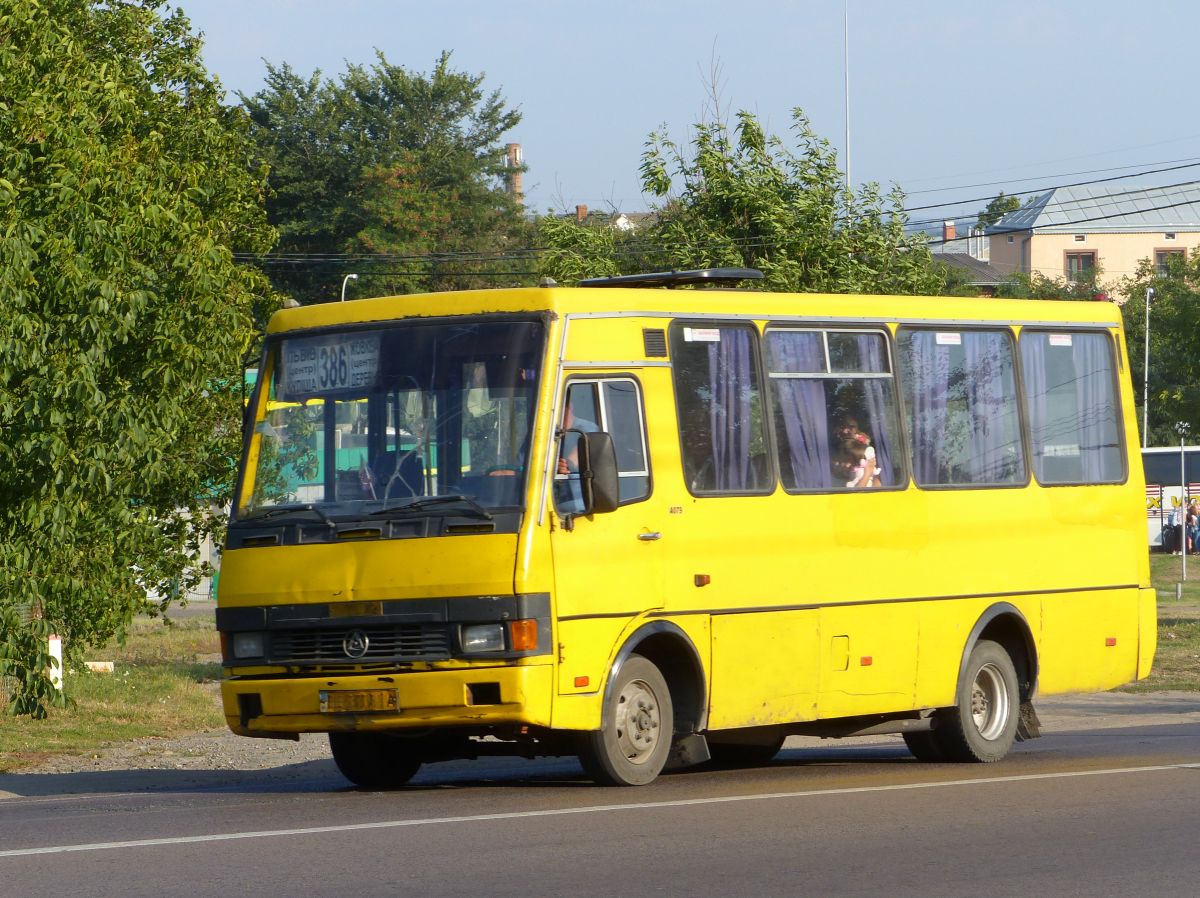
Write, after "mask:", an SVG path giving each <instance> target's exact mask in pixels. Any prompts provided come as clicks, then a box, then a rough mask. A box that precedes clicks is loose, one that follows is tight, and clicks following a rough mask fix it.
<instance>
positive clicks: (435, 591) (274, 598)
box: [220, 534, 548, 608]
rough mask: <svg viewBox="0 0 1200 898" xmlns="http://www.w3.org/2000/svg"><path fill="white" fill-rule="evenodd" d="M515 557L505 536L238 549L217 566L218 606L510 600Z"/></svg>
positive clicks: (514, 541) (512, 541) (512, 538)
mask: <svg viewBox="0 0 1200 898" xmlns="http://www.w3.org/2000/svg"><path fill="white" fill-rule="evenodd" d="M516 555H517V537H516V536H515V535H513V534H482V535H471V536H453V537H447V538H441V539H437V538H431V539H398V540H371V541H367V540H350V541H348V542H344V543H316V544H306V545H293V546H268V547H265V548H256V549H238V550H236V551H234V552H226V553H225V556H224V557H223V558H222V560H221V592H220V602H221V606H222V607H224V608H237V607H245V606H252V605H270V604H280V605H304V604H310V603H316V602H369V601H381V600H389V599H407V598H446V597H451V596H472V595H512V594H513V565H514V563H515V560H516ZM543 591H548V590H543Z"/></svg>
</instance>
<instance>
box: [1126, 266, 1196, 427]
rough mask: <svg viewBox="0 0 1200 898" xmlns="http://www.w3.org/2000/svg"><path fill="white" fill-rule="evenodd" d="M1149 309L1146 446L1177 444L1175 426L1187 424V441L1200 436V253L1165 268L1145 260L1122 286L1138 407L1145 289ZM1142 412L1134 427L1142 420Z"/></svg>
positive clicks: (1127, 337) (1131, 375)
mask: <svg viewBox="0 0 1200 898" xmlns="http://www.w3.org/2000/svg"><path fill="white" fill-rule="evenodd" d="M1148 288H1152V289H1153V290H1154V297H1153V300H1152V302H1151V304H1150V380H1149V392H1150V415H1149V419H1150V427H1149V430H1150V445H1151V446H1170V445H1177V444H1178V442H1179V435H1178V433H1177V432H1176V429H1175V426H1176V424H1177V423H1178V422H1180V421H1184V422H1186V423H1187V424H1188V425H1189V426H1190V428H1191V430H1190V434H1191V435H1190V437H1189V442H1192V441H1195V440H1196V439H1197V437H1200V352H1198V351H1197V348H1196V335H1197V334H1200V248H1196V249H1194V250H1193V251H1192V252H1191V253H1189V254H1188V256H1187V258H1186V259H1185V258H1183V256H1182V254H1181V255H1179V256H1170V257H1169V258H1168V259H1167V263H1166V266H1165V268H1164V269H1160V268H1159V267H1158V266H1157V265H1155V263H1154V262H1153V261H1152V260H1150V259H1143V260H1142V261H1141V262H1140V263H1139V264H1138V269H1137V272H1136V273H1135V274H1134V275H1133V276H1132V277H1131V278H1128V279H1126V280H1125V281H1123V282H1122V284H1121V288H1120V292H1121V294H1122V295H1123V296H1128V297H1129V300H1128V301H1127V302H1126V303H1125V304H1124V305H1123V306H1122V307H1121V311H1122V315H1123V316H1124V319H1125V335H1126V340H1127V342H1128V346H1129V374H1130V377H1131V378H1132V380H1133V383H1134V387H1135V389H1134V392H1135V394H1136V395H1137V401H1138V402H1139V404H1140V403H1141V400H1142V386H1143V383H1144V382H1143V377H1144V372H1145V370H1146V366H1145V340H1146V290H1147V289H1148ZM1141 411H1142V410H1141V408H1139V409H1138V412H1139V414H1138V422H1139V424H1140V423H1141V421H1142V415H1141Z"/></svg>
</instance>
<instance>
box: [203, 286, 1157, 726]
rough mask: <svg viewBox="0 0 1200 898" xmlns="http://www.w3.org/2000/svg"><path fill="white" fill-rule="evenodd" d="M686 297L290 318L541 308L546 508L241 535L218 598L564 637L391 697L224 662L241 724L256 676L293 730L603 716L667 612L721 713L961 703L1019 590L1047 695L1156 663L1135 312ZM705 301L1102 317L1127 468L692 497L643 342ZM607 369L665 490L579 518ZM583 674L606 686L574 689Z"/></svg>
mask: <svg viewBox="0 0 1200 898" xmlns="http://www.w3.org/2000/svg"><path fill="white" fill-rule="evenodd" d="M680 295H681V294H679V293H675V292H671V291H649V290H631V289H619V290H578V289H564V288H528V289H519V290H495V291H474V292H462V293H452V294H434V295H431V296H417V297H391V298H385V299H377V300H360V301H357V302H353V303H344V304H329V305H325V306H312V307H305V308H301V309H293V310H285V311H282V312H280V313H278V314H277V315H276V316H275V317H274V318H273V319H272V322H271V325H270V330H271V332H273V333H280V332H284V331H288V330H292V329H303V328H310V327H329V326H335V325H341V324H350V323H355V322H360V323H361V322H372V321H378V322H383V321H390V320H393V319H398V318H405V317H430V316H449V315H460V314H461V315H466V314H478V313H483V312H488V313H503V312H511V313H522V312H525V313H528V312H540V313H544V314H545V315H546V316H547V321H548V349H547V356H546V365H545V368H544V375H543V378H542V381H541V391H540V396H539V409H538V416H537V418H536V421H535V431H534V440H533V448H532V452H531V460H530V461H531V464H530V469H531V470H530V476H529V479H528V492H527V496H526V499H527V503H528V504H527V508H528V509H529V511H528V512H527V514H526V515H525V518H524V521H523V524H522V527H521V532H520V534H519V535H517V536H515V537H514V536H493V535H481V536H469V537H468V536H455V537H453V538H444V539H422V540H386V541H356V542H349V543H344V544H320V545H305V546H279V547H271V548H266V549H241V550H237V551H236V552H230V553H227V556H226V558H225V559H224V563H223V570H222V579H221V603H222V605H223V606H225V607H233V606H249V605H256V604H265V603H303V602H342V601H347V602H349V601H358V602H364V601H378V600H389V599H403V598H406V597H413V598H416V597H436V596H452V595H470V594H494V593H501V592H511V591H516V592H550V593H551V594H552V609H553V613H554V622H553V628H554V634H553V636H554V641H555V653H554V655H553V656H548V657H545V658H542V659H540V660H539V661H537V663H535V664H534V663H530V662H528V661H526V662H517V663H514V664H513V665H512V666H501V667H493V668H481V667H479V666H478V665H477V664H476V665H473V664H469V663H465V662H461V661H458V662H447V663H445V664H432V665H423V666H421V668H422V669H420V670H415V671H405V672H399V673H397V674H395V676H394V679H395V681H396V684H395V688H397V689H399V690H400V692H399V701H400V711H399V712H398V713H396V714H360V715H340V716H339V715H330V714H324V715H322V714H321V713H320V712H319V710H318V709H317V704H318V699H317V697H316V696H317V691H318V689H317V684H316V682H315V680H314V679H310V678H306V677H299V676H296V677H286V676H285V677H279V678H275V677H272V678H262V679H256V678H245V679H237V680H230V681H227V682H226V685H225V702H226V705H225V707H226V714H227V716H228V717H229V719H230V723H231V726H234V728H235V729H238V728H240V723H239V719H238V706H237V698H236V696H237V694H239V693H242V692H247V693H249V692H253V693H257V694H259V695H260V696H261V698H262V701H263V706H264V716H263V717H262V718H259V719H258V720H256V721H255V723H254V724H253V725H254V726H255V727H264V728H268V729H269V730H270V731H271V732H280V733H282V732H299V731H302V730H308V729H316V730H321V729H330V728H334V727H337V728H354V727H359V728H364V729H382V728H387V727H415V726H439V725H462V724H465V723H468V722H469V723H478V724H490V723H521V724H530V725H546V726H553V727H555V728H560V729H572V730H579V729H594V728H597V727H598V726H599V725H600V713H601V700H602V696H603V692H604V688H605V684H606V682H607V679H608V676H609V671H610V670H611V667H612V664H613V662H614V659H615V658H616V657H617V655H618V653H619V652H620V651H621V649H622V646H623V645H624V644H625V642H626V641H627V640H628V639H630V637H631V634H633V633H635V632H636V631H637V630H638V628H639V627H644V626H649V625H656V624H657V625H663V624H669V625H671V626H673V627H675V628H678V630H679V631H681V632H683V633H684V634H685V638H686V639H687V641H689V642H690V643H691V645H692V646H693V647H694V651H695V653H696V655H697V656H698V657H699V659H700V664H701V667H702V671H703V676H704V686H705V699H706V704H707V707H706V709H705V711H706V713H707V714H708V718H709V726H710V727H711V728H714V729H716V728H736V727H744V726H750V725H755V724H762V723H787V722H797V721H804V720H811V719H813V718H815V717H839V716H847V715H857V714H869V713H883V712H889V711H903V710H911V709H914V708H922V707H943V706H946V705H949V704H951V703H953V701H954V700H955V689H956V685H957V677H958V671H959V668H960V665H961V662H962V659H963V656H964V653H965V652H966V651H967V650H968V649H969V645H968V641H969V639H970V638H971V634H972V632H973V631H974V630H975V629H976V623H977V622H978V621H979V620H980V618H981V617H982V616H984V615H985V614H987V613H989V609H991V608H993V607H994V606H997V605H1001V604H1003V605H1006V606H1012V607H1014V608H1015V609H1016V610H1017V612H1018V613H1019V615H1020V616H1021V617H1022V618H1023V619H1024V621H1025V622H1026V623H1027V624H1028V626H1029V628H1030V634H1031V639H1032V642H1033V645H1034V648H1035V650H1036V653H1037V662H1038V666H1039V668H1040V681H1039V684H1038V685H1039V689H1040V691H1041V692H1042V693H1050V692H1058V691H1066V690H1076V689H1102V688H1108V687H1112V686H1115V685H1119V684H1120V683H1122V682H1125V681H1127V680H1130V679H1133V678H1135V677H1139V678H1140V677H1144V676H1146V675H1147V674H1148V672H1149V669H1150V664H1151V662H1152V659H1153V653H1154V647H1155V646H1154V638H1155V635H1154V634H1155V599H1154V594H1153V590H1152V589H1150V588H1149V563H1148V558H1147V552H1146V546H1145V541H1144V536H1145V532H1144V492H1143V482H1142V475H1141V466H1140V461H1139V458H1138V455H1137V452H1136V442H1137V440H1136V435H1137V432H1138V431H1137V422H1136V420H1135V417H1134V401H1133V395H1132V390H1131V387H1130V384H1129V381H1128V364H1127V361H1126V358H1125V347H1124V340H1123V339H1121V334H1120V319H1119V315H1118V313H1117V311H1116V310H1115V309H1114V308H1113V307H1112V306H1111V305H1110V304H1108V303H1041V302H1028V301H1007V300H982V301H980V300H966V299H953V298H923V297H865V296H819V295H814V296H785V295H772V294H762V293H730V292H725V291H688V293H687V302H686V308H687V316H681V315H679V313H678V310H679V309H680V308H681V305H680V303H679V302H678V298H679V296H680ZM631 310H636V312H635V311H631ZM691 316H711V317H719V318H726V319H728V318H734V317H741V318H743V319H744V320H752V321H754V322H755V325H756V326H757V327H758V328H760V329H761V328H762V327H764V326H765V324H766V323H767V322H768V321H770V320H779V319H782V318H787V319H789V320H802V321H812V322H819V323H828V322H829V320H831V319H836V320H839V321H844V322H848V323H853V322H868V323H874V324H877V325H878V324H883V325H886V326H887V327H888V328H889V330H891V331H893V332H894V330H895V328H896V324H897V322H898V321H899V320H900V319H903V320H905V321H909V322H913V321H947V322H953V323H961V322H991V323H992V324H993V325H995V326H1013V327H1014V329H1019V325H1020V323H1022V322H1024V323H1028V324H1034V325H1037V324H1049V323H1069V322H1077V323H1090V324H1093V325H1094V324H1101V325H1104V326H1105V327H1107V328H1109V329H1110V331H1111V332H1112V333H1114V334H1115V335H1116V336H1117V338H1118V347H1119V358H1120V361H1121V369H1120V370H1121V375H1122V377H1121V402H1122V409H1123V411H1122V414H1123V428H1124V434H1125V446H1126V454H1127V458H1128V462H1127V463H1128V465H1129V478H1128V480H1127V481H1126V482H1125V483H1122V484H1113V485H1102V486H1086V487H1055V488H1044V487H1041V486H1039V485H1037V484H1036V483H1031V484H1029V485H1028V486H1025V487H1019V488H1010V489H989V490H957V489H955V490H921V489H917V488H915V487H914V486H913V485H911V484H910V485H908V486H907V488H905V489H901V490H883V489H881V490H863V491H854V492H846V493H840V494H825V495H800V496H791V495H787V494H785V493H783V491H782V490H781V489H778V488H777V489H776V490H775V492H774V493H773V494H771V495H769V496H727V497H706V498H696V497H694V496H692V495H690V494H689V493H688V491H687V489H686V486H685V484H684V482H683V475H682V472H681V463H680V450H679V424H678V419H677V415H676V408H675V400H674V393H673V385H672V381H671V376H670V370H669V369H668V368H666V367H659V365H661V363H662V361H663V360H661V359H645V358H644V356H643V352H644V348H643V343H642V332H643V329H645V328H652V329H665V328H667V327H668V326H669V324H670V321H671V320H672V318H673V317H691ZM560 355H561V357H562V368H561V371H560V370H559V368H558V365H557V363H558V361H559V358H560ZM605 372H609V373H622V374H632V375H633V376H634V377H636V378H637V380H638V382H639V384H641V387H642V390H643V394H644V397H645V405H646V408H645V413H646V427H647V433H648V439H649V452H650V464H651V472H652V481H653V491H652V494H651V497H650V499H649V500H647V501H645V502H638V503H634V504H630V505H627V506H622V507H621V508H619V509H618V510H617V511H615V512H613V513H611V514H606V515H595V516H593V517H592V518H590V519H588V518H577V519H576V520H575V522H574V528H573V529H572V530H569V531H568V530H566V529H564V528H563V526H562V525H563V522H562V521H561V520H559V519H558V517H557V516H556V515H555V514H554V512H553V508H552V500H551V491H550V483H551V479H552V476H553V457H554V447H555V444H554V437H553V432H554V428H555V422H556V420H558V419H559V418H560V417H561V405H560V403H561V393H562V389H563V386H564V383H565V380H566V379H567V378H569V377H570V376H572V375H573V374H574V375H587V376H599V375H601V374H603V373H605ZM251 451H252V452H253V451H254V449H253V444H252V447H251ZM651 536H653V537H654V538H648V537H651ZM701 584H703V585H701ZM1110 640H1115V644H1113V645H1109V644H1108V643H1109V641H1110ZM276 676H278V675H276ZM578 677H586V678H587V681H588V685H587V686H582V687H577V686H576V685H575V682H576V678H578ZM376 679H377V678H376V677H375V676H368V675H366V674H363V675H358V676H341V675H338V676H337V677H332V678H329V677H321V678H320V683H322V684H324V683H327V682H329V683H336V684H337V686H336V688H345V689H373V688H382V687H380V686H378V684H377V682H376ZM468 682H500V683H501V692H502V696H503V702H502V703H501V704H500V705H495V706H487V707H471V706H468V705H466V704H465V702H466V695H467V693H466V684H467V683H468ZM321 688H334V687H331V686H322V687H321ZM389 688H390V687H389ZM414 702H415V704H414Z"/></svg>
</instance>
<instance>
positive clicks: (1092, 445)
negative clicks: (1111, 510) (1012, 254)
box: [1021, 328, 1125, 484]
mask: <svg viewBox="0 0 1200 898" xmlns="http://www.w3.org/2000/svg"><path fill="white" fill-rule="evenodd" d="M1021 372H1022V375H1023V381H1024V384H1025V402H1026V405H1027V407H1028V409H1029V430H1030V432H1031V433H1032V434H1033V468H1034V473H1035V474H1036V475H1037V479H1038V482H1039V483H1048V484H1054V483H1120V482H1121V481H1122V480H1124V479H1125V468H1124V453H1123V452H1122V451H1121V419H1120V414H1119V411H1120V399H1119V397H1118V395H1117V378H1116V370H1115V368H1114V365H1113V347H1112V339H1111V338H1110V337H1109V335H1108V334H1106V333H1081V332H1079V331H1075V332H1071V333H1065V332H1056V333H1049V332H1044V331H1035V330H1031V329H1029V328H1026V329H1025V330H1023V331H1021Z"/></svg>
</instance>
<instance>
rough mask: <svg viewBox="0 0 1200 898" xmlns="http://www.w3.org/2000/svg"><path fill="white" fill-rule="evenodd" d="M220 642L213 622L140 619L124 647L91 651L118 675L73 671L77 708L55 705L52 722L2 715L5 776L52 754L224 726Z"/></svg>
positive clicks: (69, 675)
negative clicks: (110, 663) (219, 688)
mask: <svg viewBox="0 0 1200 898" xmlns="http://www.w3.org/2000/svg"><path fill="white" fill-rule="evenodd" d="M219 651H220V642H219V637H218V636H217V632H216V628H215V627H214V625H213V622H212V620H211V619H210V620H203V619H195V618H192V619H188V620H183V621H180V622H178V623H176V624H174V625H173V626H168V625H167V624H165V623H163V621H162V620H151V619H139V620H137V621H135V622H134V625H133V628H132V629H131V631H130V633H129V636H128V638H127V639H126V641H125V643H124V644H123V645H118V644H116V643H113V644H111V645H109V646H105V647H104V648H102V649H97V650H94V651H91V652H89V653H88V655H87V658H88V659H89V660H97V661H99V660H103V661H113V662H115V670H114V672H113V673H92V672H90V671H88V670H78V671H76V670H71V669H68V670H67V672H66V676H65V683H66V693H67V696H68V697H69V698H71V699H72V700H74V702H75V706H74V707H72V708H68V709H62V710H60V709H57V708H54V709H51V711H50V716H49V718H48V719H46V720H30V719H28V718H24V717H2V718H0V773H11V772H13V771H15V770H19V769H21V768H22V767H28V766H30V765H32V764H35V763H37V762H38V761H40V760H42V759H43V758H45V757H46V756H47V755H52V754H76V755H78V754H88V753H91V752H94V751H95V750H96V749H98V748H100V747H101V746H102V745H104V744H105V743H107V742H123V741H127V740H130V739H139V738H142V737H145V736H159V737H164V738H169V737H172V736H179V735H183V734H185V733H194V732H197V731H198V730H204V729H209V728H212V727H221V726H224V725H225V718H224V717H223V716H222V714H221V709H220V704H219V701H218V700H217V697H216V696H217V681H218V680H219V679H220V677H221V665H220V660H219Z"/></svg>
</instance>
